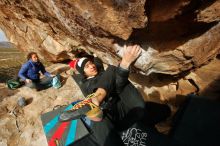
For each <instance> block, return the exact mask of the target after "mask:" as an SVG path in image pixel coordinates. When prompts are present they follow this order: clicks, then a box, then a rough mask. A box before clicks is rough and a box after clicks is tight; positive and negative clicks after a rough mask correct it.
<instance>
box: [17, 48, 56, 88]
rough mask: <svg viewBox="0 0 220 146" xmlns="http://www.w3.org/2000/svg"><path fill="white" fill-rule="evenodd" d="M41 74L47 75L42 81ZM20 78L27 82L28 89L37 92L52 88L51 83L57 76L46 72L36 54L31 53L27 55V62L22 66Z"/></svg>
mask: <svg viewBox="0 0 220 146" xmlns="http://www.w3.org/2000/svg"><path fill="white" fill-rule="evenodd" d="M40 72H41V73H42V74H43V75H45V77H44V78H42V79H40ZM18 76H19V78H20V79H21V80H22V81H24V82H25V85H26V86H27V87H30V88H33V89H36V90H37V91H38V90H42V89H46V88H49V87H51V86H52V84H51V82H52V80H53V77H55V75H52V74H50V73H49V72H47V71H46V70H45V67H44V65H43V64H42V63H41V62H40V60H39V58H38V55H37V53H36V52H30V53H29V54H28V55H27V62H26V63H25V64H23V65H22V67H21V69H20V70H19V73H18Z"/></svg>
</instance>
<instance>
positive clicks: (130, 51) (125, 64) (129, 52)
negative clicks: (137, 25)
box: [116, 45, 141, 93]
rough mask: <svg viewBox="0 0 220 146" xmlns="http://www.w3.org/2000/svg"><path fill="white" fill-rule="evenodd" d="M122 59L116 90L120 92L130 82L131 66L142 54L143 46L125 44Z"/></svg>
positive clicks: (118, 69)
mask: <svg viewBox="0 0 220 146" xmlns="http://www.w3.org/2000/svg"><path fill="white" fill-rule="evenodd" d="M123 49H124V54H123V56H122V61H121V63H120V64H119V66H118V68H117V70H116V91H117V93H120V92H121V91H122V90H123V88H124V87H125V86H126V85H127V84H128V83H129V80H128V77H129V67H130V65H131V63H132V62H134V61H135V60H136V59H137V58H138V57H139V55H140V54H141V48H140V46H138V45H133V46H125V47H124V48H123Z"/></svg>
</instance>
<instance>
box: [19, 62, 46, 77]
mask: <svg viewBox="0 0 220 146" xmlns="http://www.w3.org/2000/svg"><path fill="white" fill-rule="evenodd" d="M40 71H41V72H42V74H44V75H45V76H48V77H49V76H50V73H48V72H47V71H46V70H45V67H44V65H43V64H42V63H41V62H33V61H32V60H28V61H27V62H26V63H25V64H23V65H22V67H21V69H20V71H19V73H18V76H19V77H20V78H21V79H22V80H25V79H30V80H39V79H40V73H39V72H40Z"/></svg>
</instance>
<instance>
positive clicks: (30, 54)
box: [27, 52, 38, 60]
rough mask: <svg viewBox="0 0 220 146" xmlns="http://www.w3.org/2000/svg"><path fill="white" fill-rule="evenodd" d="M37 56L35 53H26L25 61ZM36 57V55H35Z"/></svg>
mask: <svg viewBox="0 0 220 146" xmlns="http://www.w3.org/2000/svg"><path fill="white" fill-rule="evenodd" d="M34 54H35V55H37V53H36V52H30V53H28V54H27V60H29V59H31V57H32V55H34ZM37 56H38V55H37Z"/></svg>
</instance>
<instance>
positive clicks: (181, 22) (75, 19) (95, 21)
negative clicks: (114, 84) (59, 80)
mask: <svg viewBox="0 0 220 146" xmlns="http://www.w3.org/2000/svg"><path fill="white" fill-rule="evenodd" d="M0 7H1V10H0V28H1V29H3V30H4V31H5V33H6V35H7V37H8V38H9V40H10V41H11V42H13V43H14V44H15V45H16V46H17V47H18V48H19V49H20V50H23V51H26V52H27V51H31V50H32V51H33V50H34V51H37V52H38V53H39V54H41V56H42V57H44V58H45V59H46V60H48V61H53V62H60V61H63V60H67V59H72V58H74V57H75V53H76V49H77V48H82V49H84V50H86V51H87V52H88V53H91V52H92V53H96V54H97V55H98V56H99V57H100V58H101V59H102V60H103V61H104V62H106V63H109V64H117V63H118V62H119V61H120V54H119V53H118V51H119V50H121V48H122V47H123V45H124V44H126V43H127V42H130V41H132V42H134V43H138V44H140V45H141V46H142V49H143V52H142V56H141V57H140V58H139V59H138V60H137V62H136V64H135V67H136V68H138V69H139V70H140V71H142V72H143V73H144V74H147V75H149V74H152V73H163V74H171V75H175V74H179V73H181V72H183V71H186V70H191V69H193V68H196V67H200V66H202V65H203V64H205V63H206V62H207V61H208V60H210V59H213V58H215V56H216V55H217V54H218V53H219V50H220V49H219V48H220V44H219V38H220V24H219V17H220V16H219V15H220V13H219V11H220V7H219V0H211V1H210V0H209V1H208V0H175V1H174V0H172V1H166V2H165V1H162V0H155V1H153V0H150V1H145V0H139V1H137V0H94V1H87V0H75V1H70V0H56V1H54V0H45V1H41V0H34V1H32V0H10V1H8V0H0ZM149 56H150V57H149Z"/></svg>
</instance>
